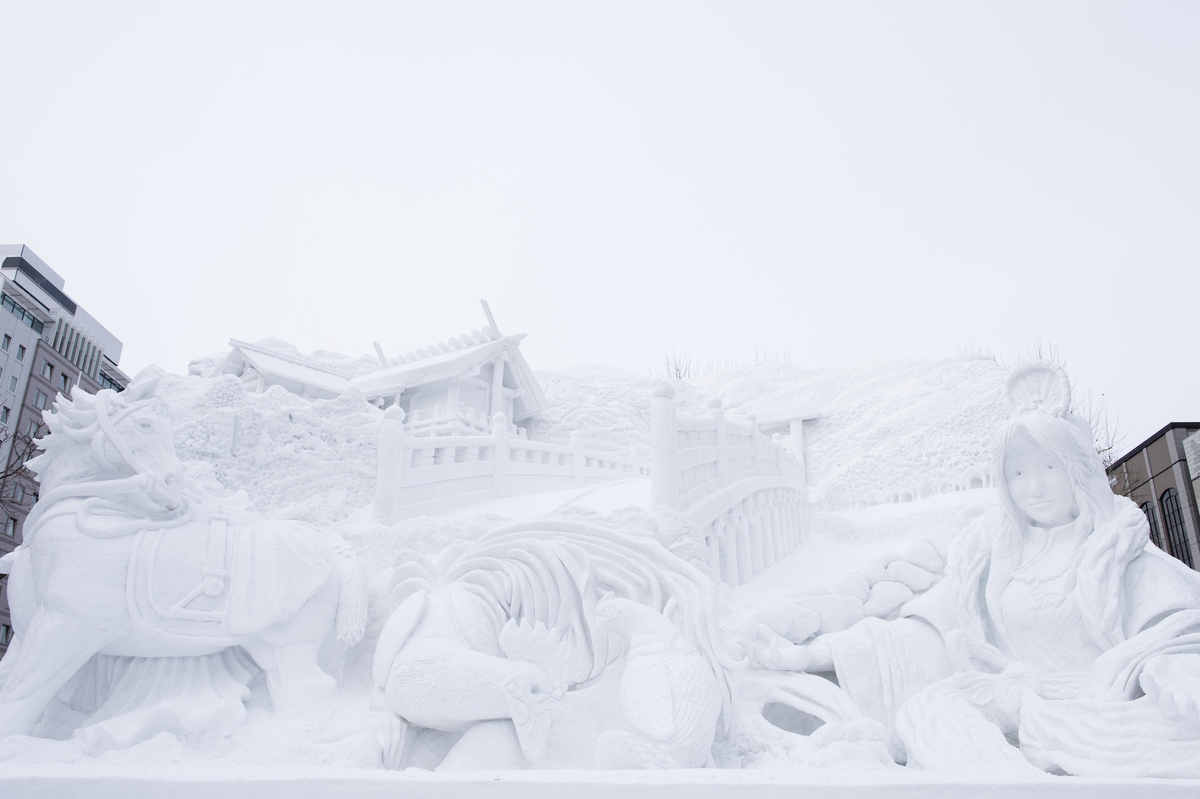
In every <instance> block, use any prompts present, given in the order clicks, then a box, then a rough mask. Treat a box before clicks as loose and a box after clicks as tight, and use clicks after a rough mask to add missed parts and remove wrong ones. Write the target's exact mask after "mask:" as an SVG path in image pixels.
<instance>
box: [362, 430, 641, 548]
mask: <svg viewBox="0 0 1200 799" xmlns="http://www.w3.org/2000/svg"><path fill="white" fill-rule="evenodd" d="M383 415H384V420H383V428H382V430H381V432H380V438H379V471H378V476H377V478H376V484H375V516H376V518H378V519H379V520H380V521H382V522H384V523H386V524H392V523H394V522H396V521H398V520H399V519H402V518H408V517H411V516H416V515H420V514H424V513H439V512H444V511H446V510H450V509H451V508H453V507H455V506H458V505H461V504H463V503H471V502H485V501H487V500H489V499H495V498H499V497H505V496H513V495H516V494H525V493H532V492H536V491H551V490H554V489H557V488H572V487H577V488H582V487H585V486H590V485H598V484H600V483H605V482H611V481H614V480H628V479H631V478H638V477H642V478H644V477H646V476H648V475H649V472H650V470H649V468H648V467H647V466H645V465H644V464H642V463H641V462H640V461H638V460H636V459H635V458H632V457H625V456H622V455H618V454H616V453H613V452H604V451H601V450H596V449H591V448H588V447H586V446H585V445H584V442H583V439H582V438H581V437H580V435H579V434H578V433H574V434H572V436H571V443H570V444H569V445H562V444H552V443H549V442H544V441H530V440H528V439H525V438H519V437H517V436H515V435H513V434H512V433H511V426H510V425H509V424H508V420H507V419H506V418H505V416H504V414H503V413H497V414H496V415H495V416H494V417H493V418H492V432H491V433H490V434H488V435H459V436H422V435H411V434H410V433H409V432H408V431H406V430H405V429H404V415H405V414H404V410H403V409H402V408H399V407H396V406H392V407H390V408H388V409H387V410H385V411H384V412H383Z"/></svg>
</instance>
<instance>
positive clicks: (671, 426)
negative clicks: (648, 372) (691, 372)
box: [650, 383, 679, 510]
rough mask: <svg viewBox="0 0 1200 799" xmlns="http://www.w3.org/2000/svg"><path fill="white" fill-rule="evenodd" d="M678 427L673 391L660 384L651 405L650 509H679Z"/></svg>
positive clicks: (666, 384) (669, 385) (655, 390)
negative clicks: (660, 507)
mask: <svg viewBox="0 0 1200 799" xmlns="http://www.w3.org/2000/svg"><path fill="white" fill-rule="evenodd" d="M677 430H678V424H677V418H676V412H675V389H673V388H671V384H670V383H660V384H659V385H658V387H657V388H655V389H654V399H653V400H651V403H650V506H651V507H655V508H656V507H658V506H660V505H666V506H667V507H670V508H675V509H676V510H679V508H677V507H676V506H677V505H678V503H679V468H678V466H677V456H678V454H679V437H678V433H677Z"/></svg>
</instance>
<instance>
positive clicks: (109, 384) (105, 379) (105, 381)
mask: <svg viewBox="0 0 1200 799" xmlns="http://www.w3.org/2000/svg"><path fill="white" fill-rule="evenodd" d="M100 387H101V388H110V389H112V390H113V391H115V392H117V393H118V394H120V393H121V392H122V391H124V390H125V389H123V388H122V387H121V384H120V383H118V382H117V381H116V380H113V379H112V378H111V377H109V376H108V375H107V374H105V373H104V372H103V371H101V372H100Z"/></svg>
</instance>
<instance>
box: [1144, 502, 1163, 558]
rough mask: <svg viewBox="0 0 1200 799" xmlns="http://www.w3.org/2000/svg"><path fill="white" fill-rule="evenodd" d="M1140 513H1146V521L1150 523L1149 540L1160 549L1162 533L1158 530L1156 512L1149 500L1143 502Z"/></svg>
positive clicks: (1161, 546)
mask: <svg viewBox="0 0 1200 799" xmlns="http://www.w3.org/2000/svg"><path fill="white" fill-rule="evenodd" d="M1142 513H1144V514H1146V521H1147V522H1149V523H1150V541H1151V542H1152V543H1153V544H1154V546H1156V547H1158V548H1159V549H1162V548H1163V541H1162V533H1161V532H1159V530H1158V514H1157V513H1155V512H1154V503H1153V502H1149V501H1147V502H1143V503H1142Z"/></svg>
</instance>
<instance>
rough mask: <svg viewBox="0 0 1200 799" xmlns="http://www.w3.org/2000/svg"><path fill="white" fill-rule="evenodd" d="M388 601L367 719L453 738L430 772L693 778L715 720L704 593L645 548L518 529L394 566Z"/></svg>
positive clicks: (571, 533)
mask: <svg viewBox="0 0 1200 799" xmlns="http://www.w3.org/2000/svg"><path fill="white" fill-rule="evenodd" d="M388 594H389V601H390V603H391V605H393V606H394V607H395V611H394V612H392V613H391V615H390V617H389V618H388V621H387V623H386V624H385V625H384V628H383V630H382V632H381V634H380V638H379V644H378V647H377V648H376V651H375V659H374V669H373V674H374V682H375V699H374V705H373V706H374V707H376V708H380V709H381V708H384V707H386V708H388V709H390V710H391V711H392V712H394V713H395V714H397V716H398V717H399V718H401V719H402V720H403V726H404V729H405V731H406V735H407V736H410V737H411V735H412V734H413V730H412V729H411V728H412V727H416V728H427V729H432V730H441V731H450V732H463V733H464V734H463V736H462V738H461V739H460V740H459V741H458V743H457V744H455V746H454V748H453V749H452V750H451V751H450V752H449V753H448V754H447V755H446V757H445V759H444V761H443V763H442V765H441V768H442V769H446V770H450V769H453V768H484V767H488V768H529V767H531V766H532V767H545V766H572V767H576V768H591V767H595V766H596V765H600V766H601V767H612V768H618V767H625V768H630V767H634V768H637V767H645V768H654V767H685V766H703V765H705V764H706V763H708V762H710V761H711V753H710V750H711V746H712V741H713V736H714V733H715V731H716V728H717V719H718V717H719V716H721V714H722V712H723V711H725V720H726V725H728V723H729V714H728V708H729V704H730V699H731V694H730V687H729V681H728V670H730V669H736V668H737V667H738V663H737V662H736V661H735V660H734V659H733V658H732V657H731V656H730V655H729V654H727V653H726V652H725V651H724V650H723V649H722V647H721V645H720V643H719V634H718V632H717V628H716V618H717V611H716V593H715V586H714V584H713V582H712V580H711V579H709V578H708V577H707V576H706V575H705V574H704V573H703V572H701V571H700V570H699V569H697V568H696V567H695V566H692V565H691V564H689V563H687V562H685V561H683V560H682V559H680V558H678V557H676V556H675V555H673V554H671V553H670V552H668V551H667V550H666V549H664V548H663V547H662V546H661V545H659V544H658V542H657V541H654V540H649V539H644V538H638V537H635V536H631V535H627V534H624V533H620V532H615V531H612V530H607V529H603V528H598V527H589V526H585V525H581V524H575V523H569V522H549V521H546V522H531V523H526V524H521V525H516V526H514V527H509V528H506V529H502V530H498V531H495V532H493V533H490V534H488V535H486V536H484V537H483V538H482V539H480V540H479V541H477V542H475V543H474V544H472V545H471V546H470V547H469V548H467V549H466V550H464V551H461V552H459V553H458V554H454V553H451V555H450V556H449V557H448V558H447V560H446V562H444V563H442V564H440V565H439V564H435V563H433V562H432V561H430V560H429V559H428V558H426V557H425V556H424V555H422V554H420V553H418V552H412V551H407V552H402V553H400V555H399V556H398V557H397V561H396V567H395V569H394V571H393V573H392V574H391V576H390V577H389V578H388ZM618 679H619V685H618V684H617V681H618ZM663 692H665V693H663ZM618 694H619V697H618ZM619 708H624V709H625V713H624V714H622V713H620V712H615V711H616V709H619ZM552 728H554V735H553V736H551V735H550V732H551V729H552ZM614 728H615V729H614ZM408 743H409V744H411V740H410V741H409V742H408ZM401 757H402V758H403V755H402V756H401ZM392 765H394V766H399V765H403V759H401V761H400V762H397V763H393V764H392Z"/></svg>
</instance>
